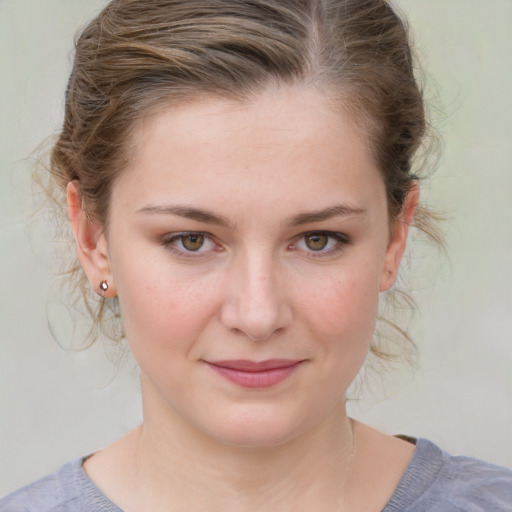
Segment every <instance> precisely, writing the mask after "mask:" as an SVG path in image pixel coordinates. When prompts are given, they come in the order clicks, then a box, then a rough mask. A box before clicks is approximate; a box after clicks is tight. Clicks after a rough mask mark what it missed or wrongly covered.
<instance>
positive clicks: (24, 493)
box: [0, 459, 120, 512]
mask: <svg viewBox="0 0 512 512" xmlns="http://www.w3.org/2000/svg"><path fill="white" fill-rule="evenodd" d="M82 462H83V459H77V460H74V461H72V462H68V463H67V464H65V465H64V466H62V467H61V468H60V469H59V470H58V471H57V472H56V473H53V474H51V475H48V476H45V477H44V478H41V479H40V480H37V481H36V482H34V483H32V484H30V485H27V486H26V487H23V488H22V489H20V490H18V491H15V492H13V493H12V494H9V495H7V496H6V497H5V498H2V499H0V512H67V511H73V512H90V511H91V510H94V511H95V512H96V511H97V512H120V509H118V508H117V507H115V506H114V505H113V504H112V503H111V502H110V501H109V500H108V499H107V498H106V497H105V496H104V495H103V494H102V493H101V492H100V490H99V489H98V488H97V487H96V486H95V485H94V484H93V483H92V481H91V480H90V479H89V478H88V476H87V475H86V474H85V472H84V470H83V468H82Z"/></svg>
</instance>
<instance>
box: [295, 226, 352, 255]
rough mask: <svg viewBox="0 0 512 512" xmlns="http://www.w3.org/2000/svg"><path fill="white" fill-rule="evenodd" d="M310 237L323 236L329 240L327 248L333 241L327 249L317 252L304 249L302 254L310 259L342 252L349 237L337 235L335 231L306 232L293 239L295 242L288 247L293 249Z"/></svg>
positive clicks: (348, 242)
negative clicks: (332, 242)
mask: <svg viewBox="0 0 512 512" xmlns="http://www.w3.org/2000/svg"><path fill="white" fill-rule="evenodd" d="M311 236H325V237H327V238H328V239H329V240H328V241H327V244H326V245H327V246H328V245H329V244H330V243H331V241H334V244H333V245H332V246H331V247H329V248H328V249H323V248H322V249H320V250H317V251H315V250H313V249H309V250H308V249H305V250H304V252H306V253H307V255H308V257H310V258H322V257H327V256H332V255H334V254H336V253H339V252H341V251H343V250H344V249H345V247H346V246H347V245H349V244H350V239H349V237H348V236H347V235H344V234H343V233H337V232H335V231H307V232H306V233H301V234H300V235H299V236H297V237H296V238H295V241H294V242H292V243H291V244H290V245H289V246H288V247H289V248H291V249H295V248H296V247H297V243H298V242H303V241H305V240H306V238H307V237H311ZM299 250H301V249H299Z"/></svg>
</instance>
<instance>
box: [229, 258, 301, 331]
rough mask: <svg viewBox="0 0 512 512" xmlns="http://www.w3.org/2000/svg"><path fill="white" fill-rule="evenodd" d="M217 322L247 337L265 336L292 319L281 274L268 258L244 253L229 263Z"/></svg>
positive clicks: (279, 329)
mask: <svg viewBox="0 0 512 512" xmlns="http://www.w3.org/2000/svg"><path fill="white" fill-rule="evenodd" d="M232 267H233V268H231V269H230V272H229V276H228V278H227V281H228V283H229V286H228V287H227V294H226V297H225V301H224V303H223V306H222V310H221V322H222V323H223V324H224V326H225V327H226V328H228V329H229V330H231V331H233V332H236V333H238V334H243V335H245V336H247V337H248V338H249V339H250V340H253V341H261V340H266V339H269V338H270V337H271V336H272V335H273V334H276V333H277V332H278V331H282V330H284V329H285V328H286V327H287V326H288V325H289V324H290V322H291V320H292V308H291V305H290V303H289V301H288V300H287V298H286V292H285V287H284V286H283V284H284V283H282V281H283V275H282V272H280V271H279V268H276V267H277V265H276V264H275V263H274V262H273V261H272V258H271V257H268V258H265V257H264V256H263V255H261V254H259V255H254V256H252V257H249V256H248V255H245V256H244V257H243V258H240V261H238V262H234V263H233V266H232Z"/></svg>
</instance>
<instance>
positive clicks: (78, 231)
mask: <svg viewBox="0 0 512 512" xmlns="http://www.w3.org/2000/svg"><path fill="white" fill-rule="evenodd" d="M66 192H67V204H68V217H69V221H70V223H71V229H72V231H73V235H74V237H75V243H76V253H77V256H78V260H79V261H80V264H81V265H82V268H83V269H84V271H85V273H86V275H87V278H88V279H89V282H90V283H91V286H92V287H93V288H94V290H96V292H97V293H99V294H100V295H101V296H103V297H114V296H115V295H116V290H115V285H114V280H113V277H112V272H111V268H110V261H109V257H108V248H107V240H106V238H105V233H104V232H103V227H102V226H101V225H100V224H98V223H97V222H94V221H92V220H91V219H89V218H88V216H87V214H86V212H85V211H84V209H83V206H82V197H81V193H80V184H79V182H78V181H71V182H69V183H68V186H67V189H66ZM103 282H108V287H107V289H104V286H101V285H102V283H103Z"/></svg>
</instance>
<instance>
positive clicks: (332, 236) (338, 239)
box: [161, 231, 350, 258]
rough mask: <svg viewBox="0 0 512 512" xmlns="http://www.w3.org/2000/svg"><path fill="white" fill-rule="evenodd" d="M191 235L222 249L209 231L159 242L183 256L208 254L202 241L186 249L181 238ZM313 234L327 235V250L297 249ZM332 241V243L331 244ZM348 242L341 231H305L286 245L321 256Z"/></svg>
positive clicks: (184, 234)
mask: <svg viewBox="0 0 512 512" xmlns="http://www.w3.org/2000/svg"><path fill="white" fill-rule="evenodd" d="M192 236H197V237H203V238H204V243H210V244H212V245H213V246H214V248H213V251H221V250H222V248H221V246H220V245H219V244H217V243H216V242H215V241H214V239H213V237H212V235H210V234H209V233H205V232H202V231H185V232H181V233H172V234H170V235H167V236H166V237H164V238H163V239H162V241H161V244H162V245H163V246H164V247H165V248H167V249H169V250H170V251H172V252H174V253H176V254H178V255H180V256H185V257H188V258H198V257H201V256H205V255H206V254H208V253H209V252H210V250H208V249H207V250H204V249H203V247H204V243H203V244H202V245H201V246H200V247H199V248H198V249H197V250H196V251H193V250H189V249H186V248H185V247H184V246H183V240H184V239H185V238H186V237H192ZM313 236H325V237H327V238H328V241H327V243H326V246H329V245H330V244H331V247H329V248H328V249H327V250H326V249H324V248H321V249H319V250H316V251H315V250H314V249H307V248H306V249H300V248H299V249H298V248H297V245H298V244H299V243H300V242H304V243H305V240H306V239H307V237H313ZM332 241H334V244H332ZM177 242H181V246H182V247H181V248H180V247H178V246H177ZM349 244H350V239H349V237H347V235H344V234H343V233H337V232H334V231H307V232H305V233H301V234H300V235H298V236H296V237H295V238H294V241H293V242H292V243H291V244H289V245H288V249H291V250H292V251H294V250H298V251H303V252H305V253H306V254H307V255H308V257H312V258H321V257H326V256H331V255H334V254H336V253H338V252H340V251H342V250H344V249H345V247H346V246H347V245H349Z"/></svg>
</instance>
